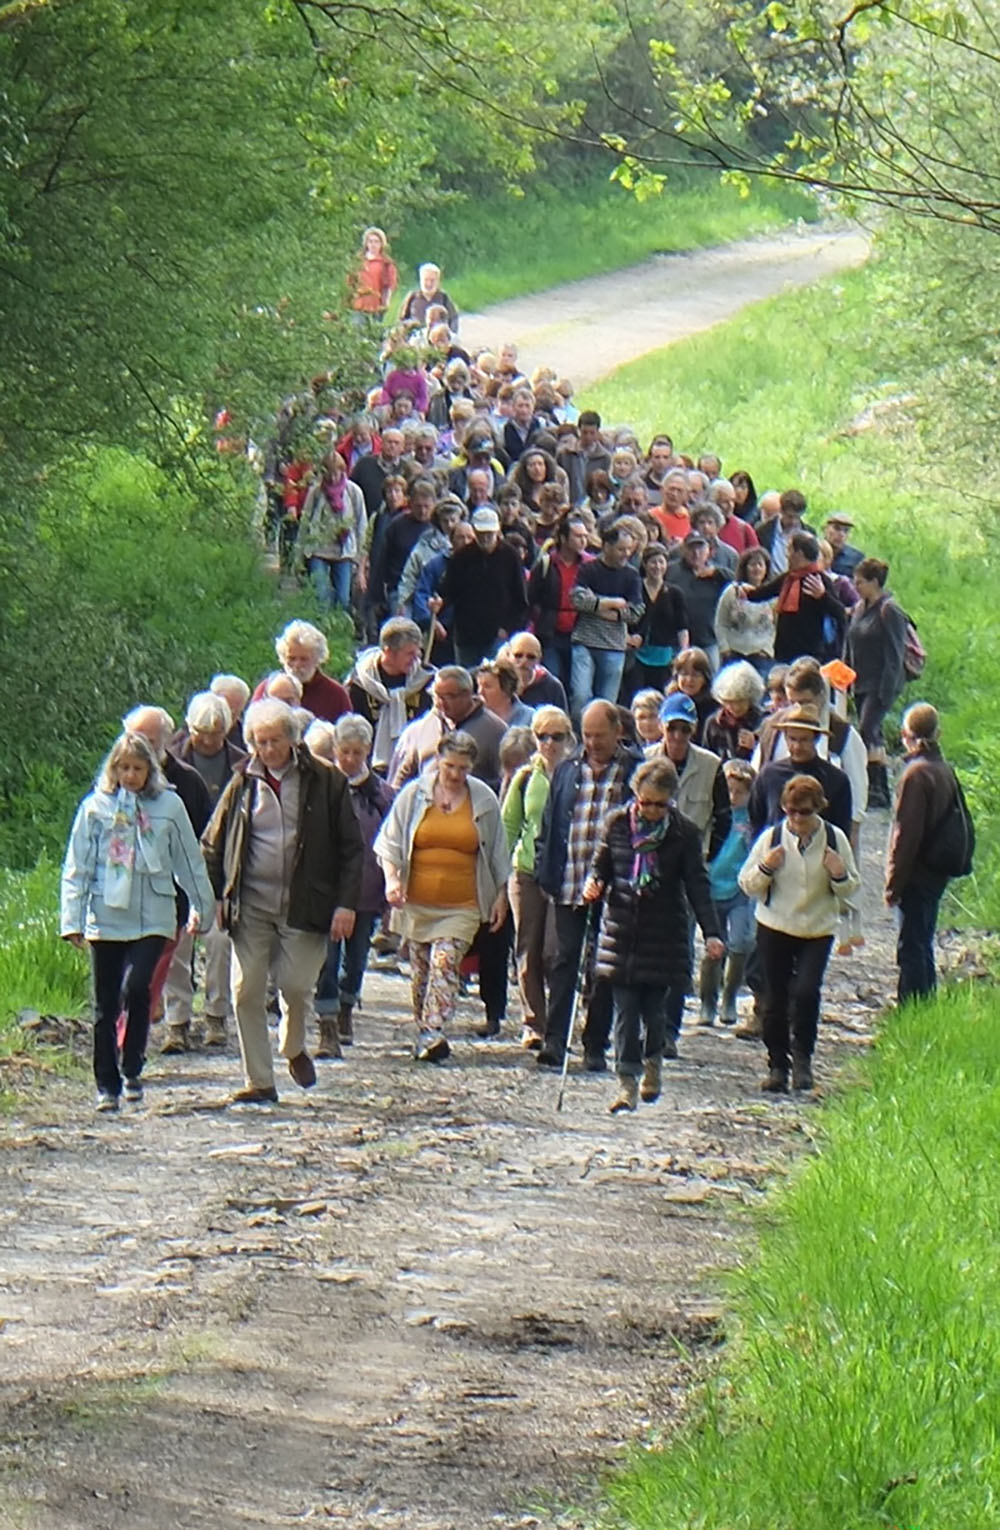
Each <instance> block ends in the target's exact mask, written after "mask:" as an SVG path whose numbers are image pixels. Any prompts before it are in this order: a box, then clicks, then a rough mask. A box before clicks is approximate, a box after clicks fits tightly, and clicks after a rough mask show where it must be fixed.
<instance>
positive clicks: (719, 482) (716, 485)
mask: <svg viewBox="0 0 1000 1530" xmlns="http://www.w3.org/2000/svg"><path fill="white" fill-rule="evenodd" d="M720 489H732V490H733V493H734V494H735V492H736V490H735V489H733V486H732V484H731V483H730V482H729V479H728V478H713V479H712V482H711V483H710V484H709V486H708V494H709V498H710V499H711V500H712V503H713V504H714V503H716V495H717V494H718V491H719V490H720Z"/></svg>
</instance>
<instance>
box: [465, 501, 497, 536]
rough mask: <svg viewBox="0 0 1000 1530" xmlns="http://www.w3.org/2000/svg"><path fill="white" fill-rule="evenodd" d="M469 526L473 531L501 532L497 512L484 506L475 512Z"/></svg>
mask: <svg viewBox="0 0 1000 1530" xmlns="http://www.w3.org/2000/svg"><path fill="white" fill-rule="evenodd" d="M469 524H470V526H471V527H472V529H473V531H499V530H500V517H499V516H498V515H497V513H496V511H495V510H490V509H489V508H488V506H486V505H482V506H481V507H480V508H479V509H478V510H476V511H474V512H473V515H472V519H471V520H470V522H469Z"/></svg>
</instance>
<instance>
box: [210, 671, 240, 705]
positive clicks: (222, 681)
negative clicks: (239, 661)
mask: <svg viewBox="0 0 1000 1530" xmlns="http://www.w3.org/2000/svg"><path fill="white" fill-rule="evenodd" d="M208 688H209V690H210V691H211V692H212V693H213V695H215V696H221V695H223V693H224V692H225V691H232V692H233V694H234V695H236V696H239V698H240V706H241V707H245V706H246V704H247V702H248V701H249V700H250V687H249V686H248V685H247V683H246V681H245V680H244V679H243V678H242V677H241V676H240V675H213V676H212V678H211V680H210V681H209V682H208Z"/></svg>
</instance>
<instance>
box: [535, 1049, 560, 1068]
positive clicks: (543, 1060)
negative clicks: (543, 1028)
mask: <svg viewBox="0 0 1000 1530" xmlns="http://www.w3.org/2000/svg"><path fill="white" fill-rule="evenodd" d="M535 1062H536V1063H537V1064H538V1066H539V1067H540V1068H561V1067H562V1065H563V1054H562V1052H553V1051H552V1049H551V1047H546V1046H543V1047H542V1048H541V1050H540V1051H538V1052H536V1053H535Z"/></svg>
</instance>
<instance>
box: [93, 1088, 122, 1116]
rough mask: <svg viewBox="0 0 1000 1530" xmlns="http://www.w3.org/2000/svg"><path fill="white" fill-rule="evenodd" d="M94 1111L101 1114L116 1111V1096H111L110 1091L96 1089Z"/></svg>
mask: <svg viewBox="0 0 1000 1530" xmlns="http://www.w3.org/2000/svg"><path fill="white" fill-rule="evenodd" d="M94 1108H95V1110H99V1111H100V1112H101V1113H102V1114H105V1113H107V1112H109V1111H113V1110H117V1109H118V1096H117V1095H116V1094H112V1093H111V1090H110V1089H98V1091H97V1103H96V1105H95V1107H94Z"/></svg>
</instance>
